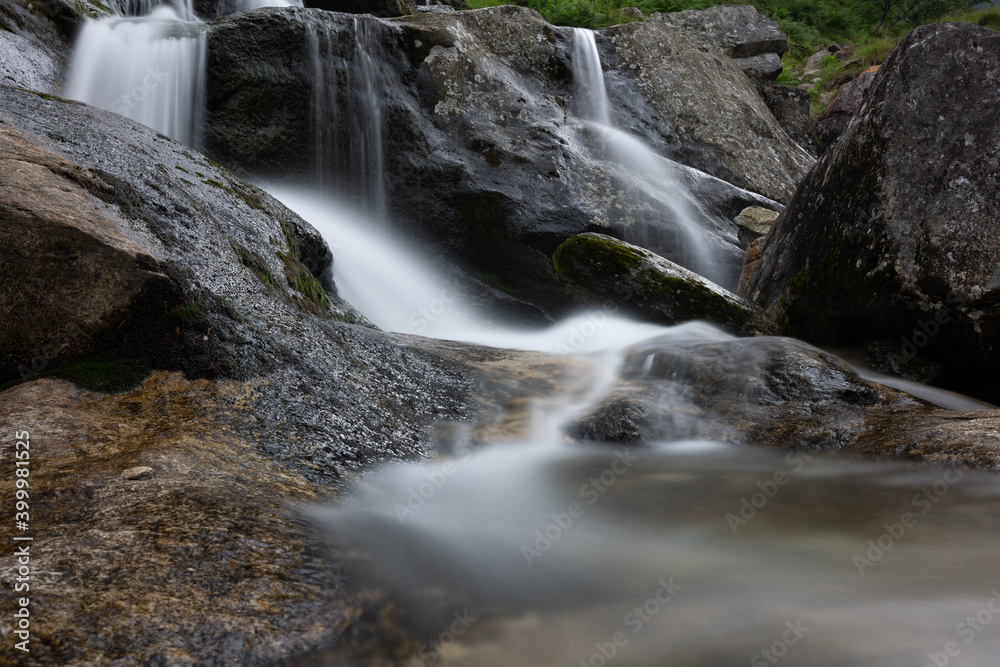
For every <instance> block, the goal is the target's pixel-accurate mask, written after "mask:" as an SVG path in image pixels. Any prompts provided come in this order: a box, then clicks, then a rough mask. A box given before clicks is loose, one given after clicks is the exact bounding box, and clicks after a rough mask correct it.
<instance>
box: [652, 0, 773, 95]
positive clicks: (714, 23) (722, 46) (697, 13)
mask: <svg viewBox="0 0 1000 667" xmlns="http://www.w3.org/2000/svg"><path fill="white" fill-rule="evenodd" d="M649 20H650V21H652V22H655V23H662V24H664V25H668V26H670V27H671V28H673V29H674V30H676V31H678V32H680V33H681V34H683V35H684V36H685V37H687V38H688V39H690V40H691V41H692V42H694V43H695V44H696V45H697V46H698V48H700V49H703V50H705V51H716V52H718V53H722V54H725V55H727V56H729V57H730V58H732V59H734V60H735V61H736V64H737V65H738V66H739V67H740V69H742V70H743V71H744V72H746V73H747V74H748V75H749V76H751V77H757V78H762V79H766V80H774V79H776V78H778V75H779V74H781V70H782V65H781V54H783V53H784V52H785V49H787V48H788V37H787V36H786V35H785V33H783V32H782V31H781V28H779V27H778V24H777V23H776V22H774V21H772V20H771V19H769V18H768V17H766V16H764V15H763V14H761V13H760V12H759V11H757V8H756V7H754V6H753V5H717V6H715V7H709V8H708V9H688V10H685V11H682V12H671V13H667V14H661V13H659V12H657V13H655V14H653V15H652V16H650V17H649Z"/></svg>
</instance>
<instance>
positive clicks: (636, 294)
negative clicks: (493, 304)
mask: <svg viewBox="0 0 1000 667" xmlns="http://www.w3.org/2000/svg"><path fill="white" fill-rule="evenodd" d="M553 264H554V266H555V271H556V276H557V277H558V279H559V281H560V282H561V283H562V284H563V286H564V287H565V288H566V289H567V291H569V293H570V294H572V295H573V296H574V297H575V298H576V299H577V300H579V301H580V302H581V303H582V304H586V305H590V306H601V307H604V308H606V309H613V310H618V309H621V310H622V311H623V312H625V313H628V314H630V315H632V316H635V317H639V318H641V319H644V320H648V321H650V322H656V323H659V324H667V325H673V324H680V323H682V322H687V321H690V320H706V321H708V322H711V323H712V324H715V325H717V326H719V327H721V328H722V329H724V330H726V331H728V332H730V333H733V334H736V335H738V336H759V335H772V334H775V333H777V328H776V326H775V325H774V323H773V322H771V321H770V320H769V319H768V318H767V317H766V316H765V315H764V313H763V312H762V311H761V310H760V309H759V308H757V307H756V306H754V305H753V304H750V303H748V302H746V301H744V300H743V299H741V298H740V297H738V296H736V295H735V294H732V293H730V292H727V291H726V290H724V289H722V288H721V287H719V286H718V285H716V284H714V283H712V282H711V281H709V280H706V279H705V278H702V277H701V276H699V275H697V274H696V273H692V272H691V271H688V270H687V269H685V268H683V267H681V266H678V265H677V264H674V263H673V262H671V261H669V260H667V259H664V258H663V257H660V256H659V255H656V254H655V253H652V252H650V251H648V250H645V249H644V248H640V247H638V246H633V245H631V244H628V243H625V242H624V241H619V240H618V239H615V238H612V237H610V236H605V235H603V234H594V233H588V234H579V235H577V236H574V237H572V238H570V239H568V240H566V241H565V242H564V243H563V244H562V245H560V246H559V247H558V248H557V249H556V252H555V255H554V256H553Z"/></svg>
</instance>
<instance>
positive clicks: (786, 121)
mask: <svg viewBox="0 0 1000 667" xmlns="http://www.w3.org/2000/svg"><path fill="white" fill-rule="evenodd" d="M754 85H755V86H756V88H757V92H758V93H760V96H761V98H762V99H763V100H764V103H765V104H766V105H767V108H768V109H770V110H771V113H772V114H774V118H775V119H776V120H777V121H778V123H779V124H780V125H781V127H782V129H784V130H785V132H786V133H787V134H788V136H789V138H791V140H792V141H794V142H795V143H796V144H797V145H798V146H799V148H801V149H802V150H804V151H806V152H807V153H808V154H809V155H810V157H815V156H816V154H817V150H816V142H815V141H814V140H813V125H812V121H811V119H810V118H809V92H808V89H809V88H810V86H806V89H805V90H803V89H801V88H799V87H792V86H786V85H784V84H780V83H775V82H774V81H768V80H766V79H755V80H754Z"/></svg>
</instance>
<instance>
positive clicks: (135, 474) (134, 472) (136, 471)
mask: <svg viewBox="0 0 1000 667" xmlns="http://www.w3.org/2000/svg"><path fill="white" fill-rule="evenodd" d="M152 476H153V469H152V468H147V467H146V466H136V467H135V468H129V469H128V470H125V471H124V472H123V473H122V477H124V478H125V479H149V478H150V477H152Z"/></svg>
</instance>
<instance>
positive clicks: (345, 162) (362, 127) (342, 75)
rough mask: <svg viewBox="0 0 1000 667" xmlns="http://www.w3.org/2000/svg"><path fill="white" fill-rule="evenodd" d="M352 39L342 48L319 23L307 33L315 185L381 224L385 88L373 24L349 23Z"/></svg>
mask: <svg viewBox="0 0 1000 667" xmlns="http://www.w3.org/2000/svg"><path fill="white" fill-rule="evenodd" d="M354 36H355V39H354V43H353V44H352V45H348V46H346V47H345V46H344V45H343V44H341V43H340V41H339V40H338V39H337V36H336V35H334V34H332V33H331V32H329V31H328V30H327V29H326V27H325V26H324V25H322V24H319V25H315V26H312V27H311V28H310V31H309V48H310V52H311V54H312V69H313V99H312V135H313V164H314V173H315V182H316V186H317V187H318V188H319V189H320V190H323V191H326V190H328V189H330V188H333V189H334V190H335V191H336V192H338V193H339V196H340V198H342V199H344V200H345V201H349V202H351V204H352V205H353V206H355V207H357V208H359V209H362V210H363V211H365V212H366V213H367V214H368V215H369V216H370V217H372V218H374V219H375V220H376V221H378V222H379V223H380V224H382V225H384V223H385V213H386V194H385V179H384V174H383V171H384V170H383V164H384V157H383V143H382V97H381V96H382V95H383V94H384V91H385V90H388V89H389V88H390V87H389V86H388V85H385V84H386V82H385V77H384V75H383V72H382V70H381V68H380V65H379V62H384V59H382V58H379V57H378V56H379V55H380V54H381V53H382V47H381V45H380V44H379V30H378V26H377V20H376V19H374V18H371V17H364V18H355V19H354Z"/></svg>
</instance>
